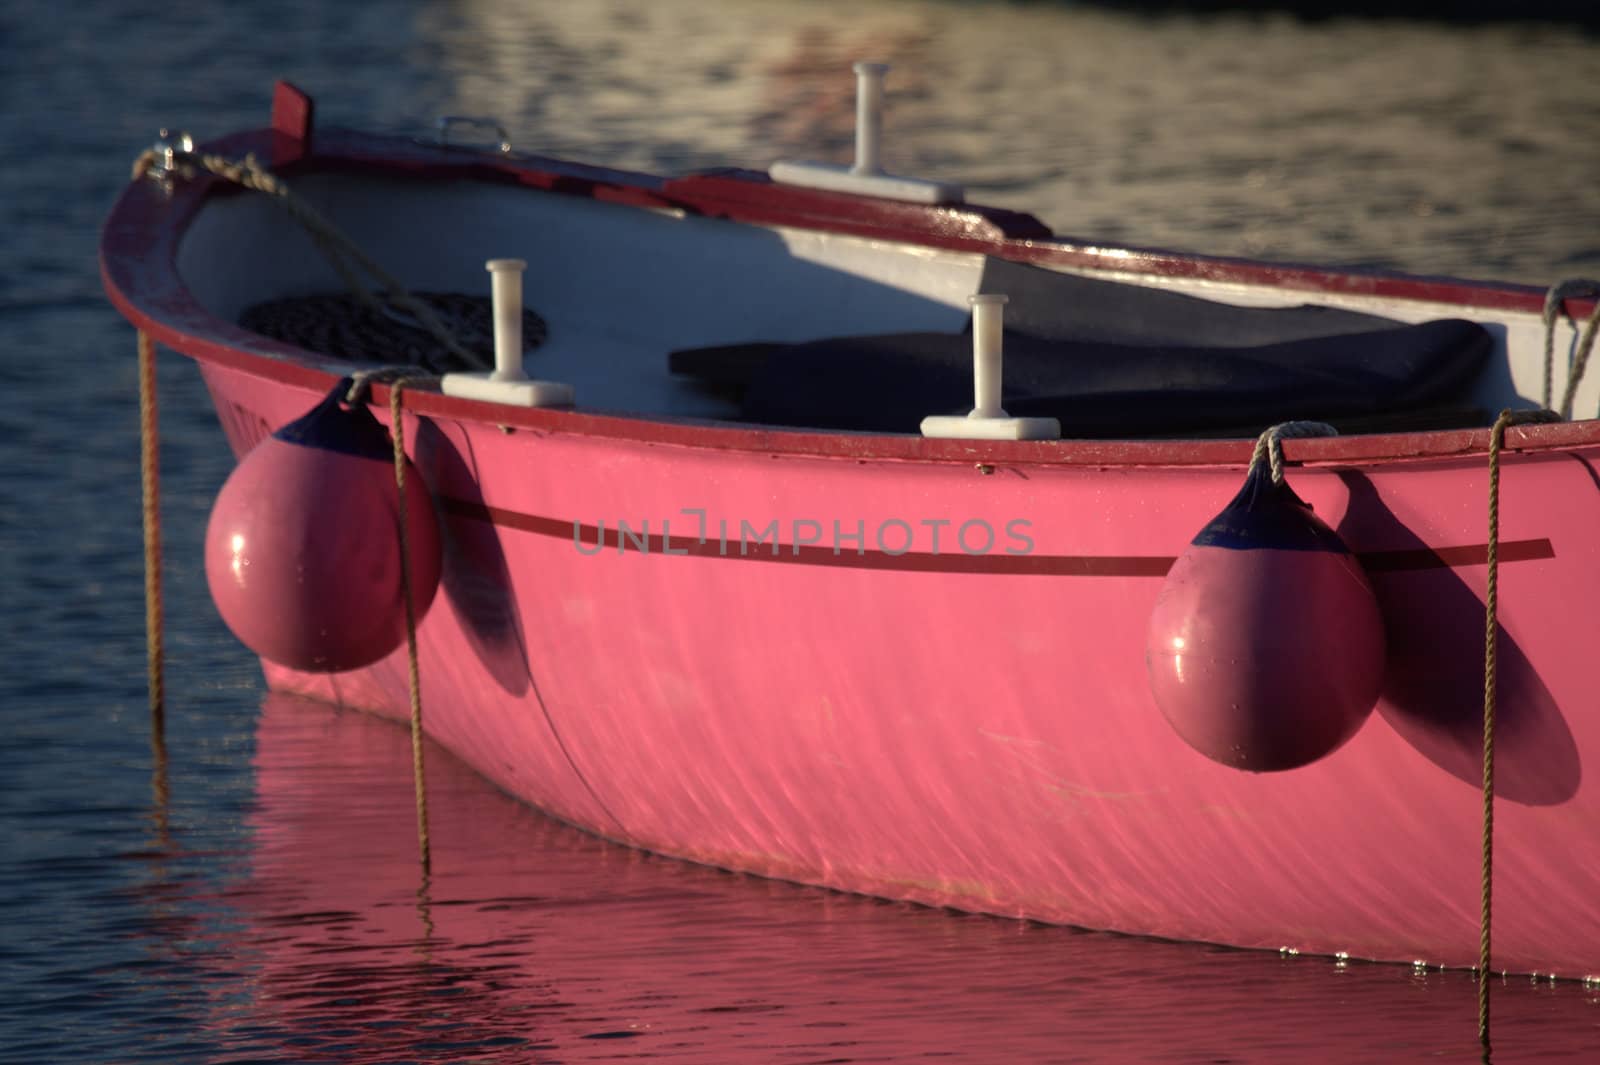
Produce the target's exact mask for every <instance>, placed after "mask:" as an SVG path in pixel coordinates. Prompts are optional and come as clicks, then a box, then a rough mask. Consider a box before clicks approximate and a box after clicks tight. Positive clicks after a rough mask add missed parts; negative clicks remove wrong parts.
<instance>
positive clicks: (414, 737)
mask: <svg viewBox="0 0 1600 1065" xmlns="http://www.w3.org/2000/svg"><path fill="white" fill-rule="evenodd" d="M424 380H426V378H413V377H400V378H398V379H396V380H394V381H393V382H391V383H390V385H389V421H390V427H389V435H390V437H391V438H392V439H393V440H394V484H395V489H396V491H397V493H398V496H399V504H398V508H397V513H398V517H399V521H400V595H401V598H402V599H404V600H405V607H406V667H407V685H408V688H409V691H410V696H411V775H412V787H413V790H414V791H415V792H416V796H417V845H418V847H419V848H420V852H421V855H422V877H423V880H424V883H426V881H427V878H428V877H429V876H431V875H432V873H433V853H432V848H431V846H430V844H429V840H428V783H427V777H426V775H425V774H424V773H423V759H422V679H421V670H420V669H419V667H418V661H417V659H418V656H417V608H416V603H415V602H413V600H412V595H411V538H410V534H409V533H408V531H407V521H406V431H405V421H404V419H403V416H402V413H401V410H402V407H403V406H404V399H403V396H402V393H403V392H404V390H405V388H406V386H407V385H411V384H420V383H422V382H423V381H424ZM352 387H353V386H352Z"/></svg>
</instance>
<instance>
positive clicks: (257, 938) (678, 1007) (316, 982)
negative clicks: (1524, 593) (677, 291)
mask: <svg viewBox="0 0 1600 1065" xmlns="http://www.w3.org/2000/svg"><path fill="white" fill-rule="evenodd" d="M257 740H258V749H257V758H256V766H257V772H258V805H257V808H256V810H255V812H254V814H253V815H252V818H251V822H252V825H253V827H254V829H255V833H256V840H255V845H254V848H253V850H252V857H251V863H250V864H251V873H250V875H249V877H248V878H247V879H246V880H245V881H244V882H243V883H240V884H238V885H237V886H236V887H233V888H230V889H229V890H228V892H227V893H226V895H225V897H224V900H223V901H225V902H226V903H227V904H228V907H229V908H230V909H232V910H235V911H236V913H237V916H238V918H239V931H238V932H237V933H234V934H230V939H232V936H233V935H235V934H236V936H237V938H236V940H235V941H230V942H228V943H226V944H225V947H226V953H227V954H228V955H229V961H230V964H236V965H238V966H239V967H240V968H242V969H246V970H248V971H250V972H251V982H250V993H249V994H248V995H245V996H243V997H236V998H234V999H232V1000H230V1001H227V1002H223V1001H218V1002H217V1003H216V1006H215V1010H214V1016H215V1019H216V1025H215V1030H214V1032H213V1034H214V1035H215V1036H216V1037H218V1038H219V1040H220V1041H221V1042H223V1043H224V1045H227V1046H230V1047H239V1048H243V1047H245V1046H249V1047H252V1048H259V1047H261V1046H262V1045H263V1044H270V1045H272V1046H273V1047H274V1048H275V1049H276V1050H277V1052H285V1051H286V1052H289V1053H291V1054H292V1055H293V1056H294V1058H295V1059H296V1060H301V1061H341V1062H378V1061H395V1060H408V1061H562V1062H574V1061H610V1060H618V1059H623V1058H636V1059H644V1060H649V1061H685V1062H690V1061H692V1062H765V1061H794V1062H811V1061H815V1062H823V1061H838V1062H846V1061H848V1062H904V1061H923V1060H928V1059H937V1060H946V1061H961V1062H1000V1061H1016V1062H1080V1061H1081V1062H1103V1061H1140V1062H1283V1061H1313V1062H1356V1061H1389V1062H1397V1061H1411V1060H1423V1059H1426V1060H1431V1061H1438V1060H1445V1061H1476V1060H1478V1058H1479V1051H1478V1047H1477V1043H1476V1027H1475V1025H1476V1012H1475V1011H1476V986H1475V985H1474V984H1473V982H1472V980H1471V977H1470V975H1469V974H1467V973H1464V972H1447V973H1440V972H1437V971H1435V972H1429V973H1425V974H1417V973H1413V972H1410V971H1407V970H1405V969H1403V968H1398V967H1393V966H1375V965H1361V964H1357V965H1354V966H1351V967H1348V968H1341V967H1339V966H1336V965H1335V964H1334V963H1332V962H1330V961H1328V960H1326V959H1313V958H1298V957H1290V958H1284V957H1277V956H1272V955H1263V954H1259V953H1246V952H1239V951H1227V950H1221V949H1218V948H1209V947H1201V946H1190V945H1184V944H1172V943H1164V942H1158V941H1150V940H1140V939H1132V938H1126V937H1118V936H1110V935H1100V934H1091V933H1082V932H1076V931H1073V930H1069V929H1061V928H1050V927H1044V926H1039V925H1033V924H1026V923H1021V922H1013V921H1006V920H999V919H991V918H983V917H971V916H962V915H955V914H950V913H945V912H942V911H937V910H930V909H923V908H918V907H910V906H904V905H899V904H892V903H883V902H878V901H875V900H871V899H865V898H858V897H853V896H846V895H839V894H835V893H830V892H825V891H820V890H816V889H811V888H804V887H797V886H794V885H789V884H782V883H776V882H771V881H762V880H758V879H755V878H750V877H741V876H735V875H732V874H727V873H722V872H718V871H715V870H712V869H708V868H703V867H699V866H694V865H689V864H687V863H682V862H675V861H670V860H663V859H658V858H653V857H650V856H647V855H644V854H641V853H639V852H636V851H632V850H629V849H627V848H623V847H618V846H614V845H611V844H607V843H604V842H602V841H599V840H597V839H594V838H593V837H590V836H587V835H585V834H583V833H580V832H577V831H575V830H572V829H570V828H567V827H565V826H563V825H560V824H558V823H555V822H553V821H551V820H549V819H548V818H545V817H543V816H541V815H539V814H538V813H536V812H534V811H533V810H530V809H528V808H527V807H525V806H523V805H521V804H520V803H518V802H516V801H515V800H513V799H511V798H509V797H507V796H505V795H503V794H501V793H499V792H498V791H496V790H494V789H493V788H492V787H491V786H490V785H488V784H486V783H485V782H484V781H483V780H482V779H481V778H480V777H478V776H477V775H476V774H474V773H473V772H472V771H471V770H469V769H467V768H466V767H465V766H463V765H462V764H461V763H459V762H457V761H456V760H454V759H453V758H451V757H450V756H449V755H448V754H446V753H445V752H443V751H441V750H439V749H438V748H435V747H430V748H429V751H428V759H429V762H428V765H429V772H428V780H429V804H430V814H431V826H432V842H433V855H434V858H433V860H434V876H433V879H432V882H431V884H429V885H428V888H427V890H426V891H425V892H420V891H419V888H420V887H421V884H420V877H419V870H418V866H417V859H416V854H417V844H416V838H415V820H414V808H413V800H412V794H411V755H410V748H409V738H408V736H407V734H406V732H405V731H404V730H403V729H401V728H397V727H395V726H394V725H393V724H390V723H388V722H385V721H381V720H378V719H376V718H371V717H368V716H366V715H363V714H358V713H351V712H343V711H335V710H331V709H329V708H327V707H324V706H320V705H316V704H310V703H304V702H300V701H297V700H295V699H292V698H289V697H282V696H271V697H268V699H267V701H266V703H265V705H264V708H263V714H262V719H261V724H260V729H259V735H258V737H257ZM1494 1006H1495V1012H1494V1024H1495V1034H1496V1040H1495V1043H1496V1052H1495V1056H1494V1060H1495V1061H1497V1062H1501V1063H1506V1062H1516V1061H1541V1062H1544V1061H1572V1062H1589V1061H1593V1060H1596V1055H1597V1053H1600V990H1597V989H1585V988H1583V987H1581V986H1577V985H1574V984H1570V983H1568V984H1561V985H1551V984H1549V983H1543V984H1535V983H1533V982H1532V981H1530V980H1528V979H1526V978H1516V979H1512V980H1510V981H1508V982H1506V983H1504V984H1503V985H1499V984H1497V986H1496V987H1495V1000H1494Z"/></svg>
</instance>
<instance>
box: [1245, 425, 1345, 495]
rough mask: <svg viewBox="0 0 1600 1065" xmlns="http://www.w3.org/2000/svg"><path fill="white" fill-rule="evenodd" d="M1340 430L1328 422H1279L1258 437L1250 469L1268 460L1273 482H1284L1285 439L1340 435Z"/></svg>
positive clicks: (1251, 457)
mask: <svg viewBox="0 0 1600 1065" xmlns="http://www.w3.org/2000/svg"><path fill="white" fill-rule="evenodd" d="M1338 435H1339V430H1337V429H1335V428H1334V427H1333V426H1331V425H1329V424H1328V423H1327V422H1279V423H1278V424H1277V425H1274V426H1272V427H1271V428H1270V429H1267V430H1265V431H1263V432H1262V434H1261V435H1260V436H1259V437H1257V438H1256V449H1255V452H1254V454H1252V455H1251V456H1250V469H1252V470H1253V469H1255V468H1256V466H1257V465H1258V464H1259V463H1261V462H1262V461H1266V462H1267V463H1268V464H1269V465H1270V467H1271V469H1272V483H1273V484H1282V483H1283V441H1284V440H1292V439H1296V438H1309V437H1314V436H1338Z"/></svg>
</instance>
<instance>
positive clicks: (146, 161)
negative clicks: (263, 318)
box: [133, 149, 493, 370]
mask: <svg viewBox="0 0 1600 1065" xmlns="http://www.w3.org/2000/svg"><path fill="white" fill-rule="evenodd" d="M173 159H174V164H175V165H174V166H173V172H175V173H177V174H179V175H181V176H183V177H186V178H188V177H193V176H194V174H195V172H196V170H197V169H199V170H204V171H206V172H208V173H211V174H215V175H216V176H217V177H219V178H222V179H223V180H224V181H230V182H232V183H234V184H236V185H239V186H241V187H243V188H247V189H254V190H255V191H257V192H264V193H266V194H267V195H269V196H272V197H273V198H274V199H276V200H277V201H278V202H279V203H281V204H283V205H284V207H285V208H286V209H287V210H288V212H289V216H290V217H291V218H293V219H294V220H295V221H297V222H299V223H300V225H301V226H302V227H304V228H305V230H306V232H307V233H308V234H309V235H310V236H311V239H312V240H313V241H315V243H316V245H317V247H318V248H319V249H320V250H321V251H322V253H323V255H324V256H325V257H326V258H327V259H328V262H329V263H330V264H332V266H333V268H334V269H335V270H337V271H338V272H339V276H340V277H342V278H343V279H344V283H345V284H346V285H347V286H348V287H349V288H350V290H351V292H352V293H354V294H355V297H356V299H357V300H359V301H360V302H361V303H362V304H363V305H364V306H366V307H367V308H368V309H369V310H371V311H373V312H375V313H378V314H381V313H383V308H382V307H381V306H380V305H379V303H378V301H377V300H376V299H375V298H374V297H373V295H372V293H370V292H369V291H367V288H366V286H365V285H363V284H362V283H361V278H360V276H359V274H358V273H357V271H356V267H360V269H362V270H365V271H366V272H367V273H368V274H369V275H371V276H372V278H373V279H374V280H376V281H377V282H378V283H379V285H381V286H382V287H383V289H384V295H385V297H386V298H387V299H389V300H390V301H391V302H393V303H394V304H395V305H397V306H398V307H400V308H401V309H403V310H404V311H405V312H406V313H408V314H410V315H411V316H412V317H413V318H415V319H416V321H417V323H418V324H419V325H421V326H422V327H423V328H424V329H425V330H427V331H428V333H429V334H431V335H432V336H433V338H434V339H435V340H437V341H438V342H439V343H440V344H441V345H443V347H444V349H445V350H446V351H448V352H450V354H452V355H454V356H456V357H457V358H458V359H461V360H463V361H464V362H465V363H467V364H468V365H470V366H474V367H476V368H478V369H480V370H488V369H492V368H493V366H492V363H491V362H490V360H488V359H486V358H485V357H484V356H482V355H479V354H476V353H475V352H471V351H468V350H467V349H466V348H464V347H462V346H461V344H460V343H459V342H458V341H457V340H456V338H455V337H454V335H452V334H451V332H450V330H449V329H448V328H446V327H445V325H444V323H443V322H441V321H440V320H439V316H438V315H437V314H435V313H434V311H433V309H432V308H431V307H429V306H428V305H427V304H426V303H423V302H422V301H421V300H419V299H416V298H415V297H414V296H412V295H411V293H410V292H408V291H407V290H406V287H405V286H404V285H403V284H401V283H400V280H399V279H398V278H396V277H395V276H394V275H393V274H390V273H389V272H388V271H386V270H384V269H383V267H381V266H379V265H378V264H377V263H376V262H375V261H373V259H372V258H371V257H370V256H369V255H367V254H366V253H365V252H364V251H362V250H361V248H360V247H359V246H358V245H357V244H356V243H355V241H353V240H351V239H350V238H349V237H347V236H345V234H344V233H342V232H341V231H340V230H339V229H338V227H336V226H335V225H334V224H333V223H332V222H330V221H329V220H328V219H326V218H324V217H323V216H322V214H321V213H320V212H318V211H317V210H316V208H314V207H312V206H311V205H310V204H309V203H307V202H306V201H305V200H303V199H301V198H300V197H298V196H295V195H294V194H292V193H291V192H290V191H289V187H288V186H287V185H285V184H284V183H283V182H282V181H281V180H279V179H278V177H277V176H276V175H274V174H272V173H271V172H269V171H268V170H266V169H265V168H263V167H262V166H261V164H260V163H259V162H257V160H256V157H255V155H254V154H253V153H252V154H249V155H246V156H245V157H244V158H243V159H229V158H226V157H225V156H221V155H209V154H205V153H201V152H174V153H173ZM157 161H158V156H157V153H156V151H155V150H154V149H146V150H145V151H144V152H142V153H140V155H139V157H138V158H137V159H136V160H134V164H133V178H134V180H135V181H137V180H139V179H141V178H143V177H144V176H145V175H146V174H148V173H150V171H151V170H152V169H154V168H155V167H156V164H157Z"/></svg>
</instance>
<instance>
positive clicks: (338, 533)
mask: <svg viewBox="0 0 1600 1065" xmlns="http://www.w3.org/2000/svg"><path fill="white" fill-rule="evenodd" d="M349 387H350V381H349V380H348V379H346V380H344V381H341V382H339V384H338V386H337V387H335V388H334V390H333V391H332V392H331V393H329V395H328V397H327V398H326V399H324V400H323V401H322V402H321V403H320V404H318V405H317V407H316V408H315V409H314V410H312V411H311V412H310V413H309V414H307V415H305V416H304V417H303V418H300V419H299V420H298V421H294V422H291V423H289V424H288V425H286V426H284V427H283V428H282V429H279V430H278V431H277V432H276V433H273V434H272V435H271V436H270V437H268V438H267V439H265V440H263V441H262V442H261V443H260V444H258V445H256V447H255V448H254V449H253V450H251V451H250V453H249V454H247V455H245V457H244V459H243V460H242V461H241V462H240V463H239V466H238V468H237V469H235V470H234V471H233V474H232V476H230V477H229V478H228V480H227V483H226V484H224V485H223V486H222V491H221V492H220V493H218V495H217V500H216V502H215V503H214V504H213V505H212V508H211V520H210V522H209V524H208V525H207V527H206V581H207V583H209V584H210V586H211V598H212V600H213V601H215V603H216V605H217V611H218V612H219V613H220V614H221V615H222V619H223V620H224V621H225V622H227V624H228V628H230V629H232V630H233V633H234V635H235V636H237V637H238V638H239V639H240V640H241V641H243V643H244V644H245V645H246V646H247V647H249V648H250V649H251V650H252V651H254V652H256V653H257V654H258V655H260V656H261V657H263V658H265V659H267V660H269V661H272V662H276V663H278V664H279V665H283V666H288V667H290V668H291V669H299V670H304V671H307V672H315V673H334V672H342V671H344V670H351V669H357V668H359V667H361V666H365V665H370V664H371V663H373V662H376V661H378V660H379V659H380V658H383V657H384V656H386V655H388V654H389V653H390V652H392V651H394V650H395V649H396V648H398V647H399V646H400V645H401V643H402V642H404V640H405V636H406V618H405V603H404V600H403V599H402V598H401V594H402V591H401V574H400V544H401V537H400V520H399V507H398V502H399V494H398V492H397V491H396V486H395V474H394V451H393V447H394V445H393V443H392V441H391V440H390V438H389V434H388V432H387V431H386V430H385V429H384V427H383V426H382V425H380V424H379V423H378V420H377V419H376V418H374V417H373V416H372V412H371V411H369V410H368V409H367V408H366V407H365V406H350V405H347V404H346V403H345V402H344V396H345V393H346V391H347V390H348V389H349ZM406 516H407V527H406V534H407V535H406V537H405V542H406V543H407V545H408V547H409V559H410V578H411V591H412V597H413V603H414V606H415V609H416V616H417V618H418V619H419V620H420V619H421V618H422V616H423V614H424V613H425V612H426V611H427V609H428V606H429V604H430V603H432V602H433V596H434V592H435V591H436V590H437V589H438V586H439V569H440V559H441V554H440V540H439V525H438V518H437V517H436V516H435V514H434V509H433V502H432V500H431V499H430V498H429V495H428V490H427V487H426V486H425V485H424V484H423V482H422V478H421V477H419V476H416V471H415V470H411V469H408V471H407V476H406Z"/></svg>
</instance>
